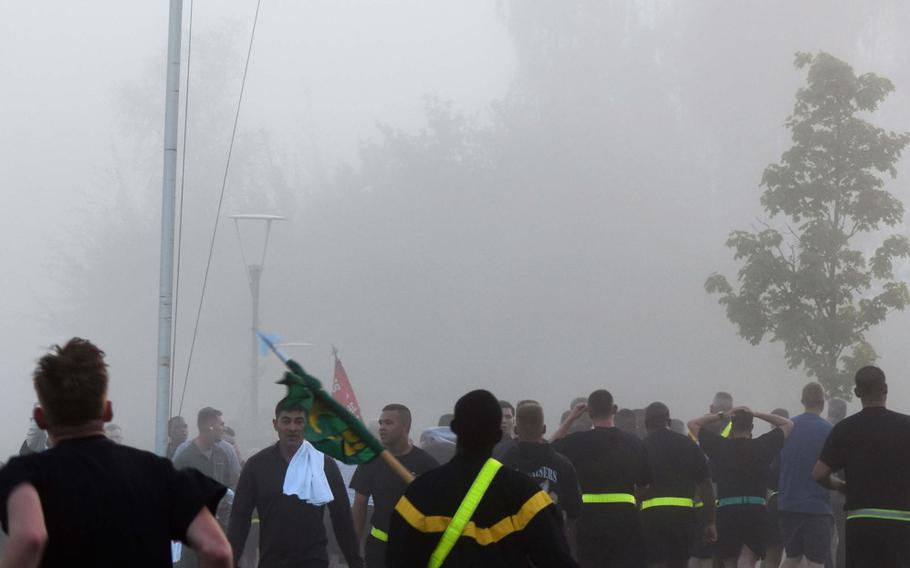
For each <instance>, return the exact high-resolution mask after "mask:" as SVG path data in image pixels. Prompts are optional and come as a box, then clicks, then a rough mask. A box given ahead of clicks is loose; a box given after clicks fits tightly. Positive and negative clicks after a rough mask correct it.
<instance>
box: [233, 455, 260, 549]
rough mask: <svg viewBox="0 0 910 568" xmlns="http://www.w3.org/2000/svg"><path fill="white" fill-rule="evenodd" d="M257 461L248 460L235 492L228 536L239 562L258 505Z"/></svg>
mask: <svg viewBox="0 0 910 568" xmlns="http://www.w3.org/2000/svg"><path fill="white" fill-rule="evenodd" d="M257 463H258V462H256V461H255V460H251V461H248V462H247V465H246V467H244V468H243V471H242V472H241V473H240V480H239V481H238V482H237V491H236V492H235V493H234V504H233V506H232V507H231V520H230V521H229V522H228V531H227V536H228V540H229V541H230V543H231V548H232V549H233V551H234V560H235V561H236V562H239V560H240V557H241V556H243V549H244V547H245V546H246V539H247V536H249V534H250V520H251V519H252V516H253V509H254V508H255V506H256V500H257V499H256V475H255V473H254V471H253V468H254V467H255V465H256V464H257Z"/></svg>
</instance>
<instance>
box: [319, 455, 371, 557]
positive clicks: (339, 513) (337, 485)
mask: <svg viewBox="0 0 910 568" xmlns="http://www.w3.org/2000/svg"><path fill="white" fill-rule="evenodd" d="M325 475H326V478H328V481H329V487H330V488H331V489H332V496H333V497H334V499H333V500H332V502H331V503H329V504H328V507H329V513H330V514H331V515H332V530H334V531H335V540H337V541H338V547H339V548H341V552H342V554H344V559H345V560H346V561H347V563H348V566H349V567H350V568H362V567H363V558H361V557H360V544H359V543H358V542H357V535H356V533H355V532H354V519H353V518H352V517H351V501H350V499H348V490H347V489H346V488H345V486H344V480H343V479H342V478H341V472H340V471H339V470H338V464H336V463H335V460H333V459H331V458H329V457H326V458H325Z"/></svg>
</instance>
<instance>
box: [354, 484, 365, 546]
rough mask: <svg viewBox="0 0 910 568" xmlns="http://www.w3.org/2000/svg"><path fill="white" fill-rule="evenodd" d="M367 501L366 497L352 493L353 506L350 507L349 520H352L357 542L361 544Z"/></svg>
mask: <svg viewBox="0 0 910 568" xmlns="http://www.w3.org/2000/svg"><path fill="white" fill-rule="evenodd" d="M369 500H370V498H369V497H367V496H366V495H362V494H360V493H357V492H354V504H353V505H351V518H353V519H354V532H356V533H357V542H363V537H364V534H363V533H364V526H365V523H366V520H367V505H368V504H369Z"/></svg>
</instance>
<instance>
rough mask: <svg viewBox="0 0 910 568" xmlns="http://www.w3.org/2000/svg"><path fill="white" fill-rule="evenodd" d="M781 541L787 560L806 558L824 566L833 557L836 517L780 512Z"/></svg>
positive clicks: (778, 517)
mask: <svg viewBox="0 0 910 568" xmlns="http://www.w3.org/2000/svg"><path fill="white" fill-rule="evenodd" d="M777 523H778V527H779V528H780V541H781V544H783V545H784V552H785V553H786V555H787V558H798V557H800V556H805V557H806V558H807V559H808V560H809V561H810V562H815V563H816V564H824V563H825V561H827V560H828V556H830V555H831V537H832V535H833V534H834V517H832V516H831V515H825V514H813V513H793V512H790V511H778V513H777Z"/></svg>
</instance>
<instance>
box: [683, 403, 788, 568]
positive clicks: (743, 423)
mask: <svg viewBox="0 0 910 568" xmlns="http://www.w3.org/2000/svg"><path fill="white" fill-rule="evenodd" d="M754 418H758V419H759V420H763V421H765V422H768V423H769V424H771V426H773V428H772V429H771V431H769V432H767V433H765V434H763V435H761V436H759V437H757V438H753V437H752V426H753V419H754ZM724 420H730V421H731V424H732V428H731V432H730V437H729V438H724V437H723V436H722V435H721V434H717V433H716V432H714V431H712V429H711V428H710V425H711V424H716V423H718V422H723V421H724ZM688 426H689V431H690V432H691V434H692V436H693V437H694V438H696V439H697V440H698V443H699V445H700V446H701V449H702V451H704V452H705V455H706V456H708V458H709V459H710V460H711V467H712V471H713V473H714V481H715V482H716V483H717V544H716V546H715V550H714V552H715V554H716V556H717V557H719V558H720V559H721V560H722V561H723V563H724V566H725V567H726V568H751V567H754V566H755V564H756V563H757V562H758V560H759V559H761V558H763V557H764V554H765V539H766V537H767V523H768V511H767V508H766V504H767V502H766V500H765V496H766V494H767V489H768V471H769V468H770V467H771V462H772V461H773V460H774V458H775V457H777V455H778V454H779V453H780V450H781V448H782V447H783V445H784V440H785V439H786V438H787V436H789V435H790V432H791V431H792V429H793V422H791V421H790V419H788V418H784V417H783V416H777V415H774V414H767V413H764V412H754V411H752V410H751V409H749V408H748V407H746V406H738V407H735V408H733V409H731V410H729V411H723V412H718V413H715V414H707V415H705V416H702V417H699V418H695V419H693V420H690V421H689V425H688Z"/></svg>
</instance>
